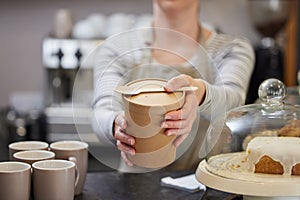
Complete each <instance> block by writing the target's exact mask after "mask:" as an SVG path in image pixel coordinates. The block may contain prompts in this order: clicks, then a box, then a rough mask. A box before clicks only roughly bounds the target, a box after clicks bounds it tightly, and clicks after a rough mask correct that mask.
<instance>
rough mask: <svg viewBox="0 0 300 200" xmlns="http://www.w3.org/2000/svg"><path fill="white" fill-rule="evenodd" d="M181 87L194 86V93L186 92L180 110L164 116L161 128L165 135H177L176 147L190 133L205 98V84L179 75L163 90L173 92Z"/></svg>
mask: <svg viewBox="0 0 300 200" xmlns="http://www.w3.org/2000/svg"><path fill="white" fill-rule="evenodd" d="M183 86H196V87H198V90H196V91H195V92H192V91H189V92H186V96H185V102H184V104H183V106H182V108H181V109H180V110H176V111H170V112H168V113H167V114H166V115H165V121H164V122H163V123H162V128H166V131H165V134H166V135H177V137H176V139H175V140H174V142H173V144H174V146H175V147H178V146H179V145H180V144H181V143H182V142H183V140H184V139H185V138H186V137H187V136H188V134H189V133H190V131H191V129H192V126H193V123H194V121H195V119H196V117H197V108H198V106H199V105H200V104H201V103H202V101H203V99H204V96H205V84H204V82H203V81H201V80H200V79H193V78H192V77H190V76H188V75H179V76H176V77H174V78H172V79H171V80H169V81H168V82H167V84H166V85H165V90H166V91H168V92H171V91H174V90H176V89H178V88H180V87H183Z"/></svg>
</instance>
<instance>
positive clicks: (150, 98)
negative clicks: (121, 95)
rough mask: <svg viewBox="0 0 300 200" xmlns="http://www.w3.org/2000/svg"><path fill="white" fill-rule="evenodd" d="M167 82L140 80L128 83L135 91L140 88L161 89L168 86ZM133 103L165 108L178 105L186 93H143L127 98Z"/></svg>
mask: <svg viewBox="0 0 300 200" xmlns="http://www.w3.org/2000/svg"><path fill="white" fill-rule="evenodd" d="M166 82H167V81H166V80H162V79H139V80H136V81H133V82H130V83H128V84H127V85H128V86H130V87H134V89H140V88H155V87H158V88H161V87H163V86H164V85H165V84H166ZM125 98H127V100H128V101H130V102H131V103H135V104H139V105H143V106H165V105H170V104H176V103H178V102H179V100H181V99H183V98H184V92H171V93H167V92H143V93H140V94H138V95H132V96H126V97H125Z"/></svg>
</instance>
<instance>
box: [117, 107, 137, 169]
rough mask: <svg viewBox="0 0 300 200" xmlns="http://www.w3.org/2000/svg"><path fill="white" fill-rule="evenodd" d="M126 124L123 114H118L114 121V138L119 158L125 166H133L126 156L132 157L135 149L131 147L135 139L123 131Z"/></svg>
mask: <svg viewBox="0 0 300 200" xmlns="http://www.w3.org/2000/svg"><path fill="white" fill-rule="evenodd" d="M126 127H127V122H126V119H125V115H124V112H121V113H119V114H118V115H117V116H116V118H115V121H114V137H115V139H116V140H117V148H118V149H119V150H120V151H121V156H122V158H123V159H124V161H125V162H126V164H127V165H129V166H133V163H132V162H131V161H130V160H129V159H128V157H127V154H131V155H134V154H135V149H134V148H133V145H134V143H135V138H134V137H132V136H130V135H128V134H126V132H125V129H126Z"/></svg>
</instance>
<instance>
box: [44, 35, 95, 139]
mask: <svg viewBox="0 0 300 200" xmlns="http://www.w3.org/2000/svg"><path fill="white" fill-rule="evenodd" d="M100 43H101V41H100V40H79V39H65V38H64V39H60V38H53V37H47V38H44V40H43V47H42V50H43V59H42V60H43V67H44V69H45V73H46V84H45V99H46V108H45V115H46V118H47V127H48V134H47V141H49V142H52V141H57V140H65V139H78V134H77V129H78V126H80V129H81V130H83V132H86V133H87V136H88V133H92V128H91V126H90V122H89V117H90V114H91V112H92V111H91V104H92V95H93V59H92V56H93V53H92V52H93V50H94V49H95V48H96V47H97V45H99V44H100ZM74 85H79V86H80V87H81V89H82V90H81V94H80V95H82V96H83V98H82V99H84V100H85V101H82V102H80V104H81V105H76V103H74V102H73V101H72V94H73V89H74ZM74 109H76V113H77V114H78V116H80V119H76V122H77V124H75V122H74V121H75V120H74Z"/></svg>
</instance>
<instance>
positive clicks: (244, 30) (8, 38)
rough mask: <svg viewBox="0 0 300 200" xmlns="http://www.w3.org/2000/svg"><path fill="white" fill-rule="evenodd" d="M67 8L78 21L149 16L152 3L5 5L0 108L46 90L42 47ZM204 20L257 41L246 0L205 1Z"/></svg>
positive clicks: (8, 1)
mask: <svg viewBox="0 0 300 200" xmlns="http://www.w3.org/2000/svg"><path fill="white" fill-rule="evenodd" d="M59 8H68V9H70V10H71V11H72V13H73V15H74V18H75V20H80V19H82V18H84V17H86V16H87V15H89V14H91V13H95V12H99V13H103V14H111V13H116V12H125V13H137V14H140V13H151V10H152V7H151V0H109V1H105V0H52V1H46V0H40V1H38V0H29V1H21V0H5V1H1V6H0V106H4V105H7V103H8V100H9V95H10V94H11V93H12V92H15V91H40V92H41V91H42V90H43V83H44V69H43V66H42V60H41V44H42V39H43V37H45V36H46V35H47V34H48V33H49V31H50V30H51V28H52V23H53V16H54V13H55V11H56V10H57V9H59ZM201 12H202V13H201V18H202V20H204V21H208V22H211V23H212V24H213V25H216V26H218V28H220V29H221V30H222V31H224V32H226V33H231V34H235V35H241V36H246V37H248V38H249V39H250V40H251V41H252V42H253V43H255V42H257V41H258V39H259V37H258V35H257V34H256V32H255V31H254V30H253V28H252V26H251V25H250V20H249V18H248V15H247V0H226V1H224V0H202V5H201Z"/></svg>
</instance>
